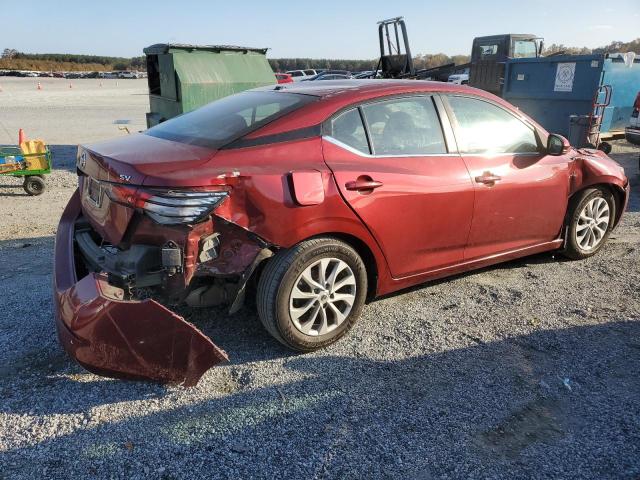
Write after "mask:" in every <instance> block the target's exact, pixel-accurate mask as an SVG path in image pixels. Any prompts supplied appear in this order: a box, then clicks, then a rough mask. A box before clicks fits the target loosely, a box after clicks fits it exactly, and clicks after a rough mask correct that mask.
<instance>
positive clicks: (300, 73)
mask: <svg viewBox="0 0 640 480" xmlns="http://www.w3.org/2000/svg"><path fill="white" fill-rule="evenodd" d="M289 74H290V75H291V76H292V77H302V76H304V73H303V72H301V71H300V70H296V71H294V72H289Z"/></svg>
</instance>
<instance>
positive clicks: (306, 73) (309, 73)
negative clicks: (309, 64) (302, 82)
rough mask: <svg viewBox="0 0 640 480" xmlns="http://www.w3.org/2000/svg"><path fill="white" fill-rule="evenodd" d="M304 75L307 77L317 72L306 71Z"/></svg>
mask: <svg viewBox="0 0 640 480" xmlns="http://www.w3.org/2000/svg"><path fill="white" fill-rule="evenodd" d="M304 73H305V75H315V74H316V71H315V70H305V71H304Z"/></svg>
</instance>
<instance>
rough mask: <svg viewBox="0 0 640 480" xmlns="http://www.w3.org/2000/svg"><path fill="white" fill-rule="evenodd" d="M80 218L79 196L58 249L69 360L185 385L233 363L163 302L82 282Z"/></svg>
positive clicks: (102, 279) (101, 282)
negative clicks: (220, 365) (222, 364)
mask: <svg viewBox="0 0 640 480" xmlns="http://www.w3.org/2000/svg"><path fill="white" fill-rule="evenodd" d="M80 213H81V209H80V196H79V193H78V191H76V192H75V193H74V195H73V197H72V198H71V200H70V201H69V204H68V205H67V207H66V209H65V211H64V213H63V214H62V218H61V219H60V224H59V225H58V232H57V234H56V244H55V259H54V276H53V282H54V292H53V293H54V303H55V307H54V308H55V318H56V327H57V330H58V337H59V339H60V343H61V344H62V345H63V347H64V348H65V350H66V351H67V352H68V353H69V355H71V356H72V357H73V358H74V359H76V360H77V361H78V363H80V364H81V365H82V366H84V367H85V368H86V369H87V370H90V371H92V372H95V373H98V374H101V375H108V376H114V377H128V378H145V379H150V380H155V381H161V382H171V383H182V384H184V385H185V386H192V385H195V384H196V383H197V382H198V380H199V379H200V377H201V376H202V375H203V374H204V372H206V371H207V370H208V369H209V368H211V367H212V366H213V365H216V364H217V363H220V362H222V361H226V360H228V357H227V355H226V353H225V352H224V351H223V350H221V349H220V348H218V347H217V346H216V345H215V344H214V343H213V342H212V341H211V340H210V339H209V338H208V337H206V336H205V335H204V334H203V333H202V332H200V331H199V330H198V329H197V328H196V327H194V326H193V325H191V324H190V323H188V322H186V321H185V320H184V319H183V318H182V317H180V316H178V315H176V314H175V313H173V312H172V311H170V310H168V309H167V308H165V307H164V306H162V305H161V304H159V303H158V302H156V301H154V300H150V299H147V300H142V301H130V300H123V291H122V290H120V289H119V288H116V287H113V286H111V285H109V283H108V282H107V279H106V276H105V275H102V274H97V273H90V274H88V275H87V276H85V277H84V278H82V279H80V280H78V279H77V275H76V271H77V270H76V265H75V258H76V255H77V252H76V250H75V245H74V224H75V221H76V220H77V218H78V217H79V216H80Z"/></svg>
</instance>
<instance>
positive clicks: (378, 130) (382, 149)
mask: <svg viewBox="0 0 640 480" xmlns="http://www.w3.org/2000/svg"><path fill="white" fill-rule="evenodd" d="M362 110H363V112H364V116H365V121H366V122H367V125H368V127H369V134H370V135H371V143H372V148H373V152H374V154H375V155H428V154H442V153H447V147H446V145H445V141H444V136H443V134H442V128H441V126H440V120H439V119H438V114H437V113H436V109H435V106H434V105H433V101H432V100H431V98H430V97H414V98H399V99H393V100H386V101H383V102H377V103H372V104H369V105H364V106H363V107H362Z"/></svg>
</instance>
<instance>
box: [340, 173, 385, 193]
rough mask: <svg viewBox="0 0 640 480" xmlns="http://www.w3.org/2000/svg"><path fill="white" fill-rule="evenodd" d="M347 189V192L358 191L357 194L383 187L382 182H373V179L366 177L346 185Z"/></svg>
mask: <svg viewBox="0 0 640 480" xmlns="http://www.w3.org/2000/svg"><path fill="white" fill-rule="evenodd" d="M344 186H345V188H346V189H347V190H351V191H354V190H355V191H356V192H366V191H369V192H371V191H373V190H374V189H376V188H379V187H381V186H382V182H378V181H376V180H373V179H372V178H371V177H367V176H365V175H363V176H361V177H358V179H357V180H352V181H350V182H347V183H345V185H344Z"/></svg>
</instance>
